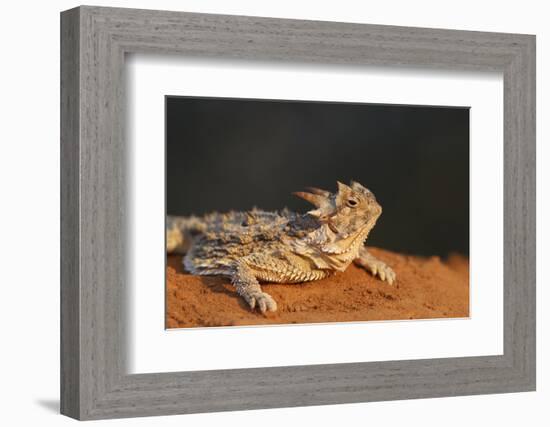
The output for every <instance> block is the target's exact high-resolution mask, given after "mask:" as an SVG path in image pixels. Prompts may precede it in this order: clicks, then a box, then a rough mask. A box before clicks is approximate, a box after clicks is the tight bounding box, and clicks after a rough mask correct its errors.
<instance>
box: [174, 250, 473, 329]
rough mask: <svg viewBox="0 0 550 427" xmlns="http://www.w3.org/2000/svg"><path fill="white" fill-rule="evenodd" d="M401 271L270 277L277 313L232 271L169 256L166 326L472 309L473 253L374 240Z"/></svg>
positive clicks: (413, 315) (450, 313) (414, 315)
mask: <svg viewBox="0 0 550 427" xmlns="http://www.w3.org/2000/svg"><path fill="white" fill-rule="evenodd" d="M371 252H372V254H373V255H375V256H376V257H378V258H379V259H381V260H383V261H384V262H386V263H387V264H388V265H390V266H391V267H392V268H393V269H394V271H395V272H396V274H397V283H396V284H394V286H390V285H388V284H387V283H386V282H382V281H381V280H378V279H375V278H374V277H372V276H371V275H370V274H369V273H367V272H366V271H365V270H363V269H361V268H359V267H356V266H355V265H351V266H350V267H348V269H347V270H346V271H345V272H343V273H337V274H335V275H333V276H332V277H329V278H327V279H323V280H319V281H316V282H309V283H302V284H289V285H286V284H263V285H262V288H263V289H264V291H265V292H267V293H269V294H270V295H271V296H272V297H273V298H274V299H275V301H277V305H278V310H277V312H275V313H267V314H266V315H262V314H260V313H258V312H253V311H251V310H250V309H249V308H248V306H247V305H246V303H245V302H244V301H243V300H242V298H241V297H239V296H238V295H237V293H236V292H235V289H234V288H233V286H232V285H231V283H230V282H229V280H228V279H227V278H223V277H209V276H193V275H191V274H187V273H185V272H184V271H183V269H182V265H181V257H180V256H169V257H168V266H167V274H166V278H167V286H166V307H167V312H166V327H167V328H188V327H197V326H233V325H260V324H285V323H318V322H347V321H365V320H397V319H428V318H444V317H468V316H469V265H468V259H467V258H464V257H462V256H458V255H453V256H451V257H450V258H449V259H447V260H446V261H445V262H444V261H442V260H441V259H440V258H439V257H431V258H420V257H416V256H408V255H401V254H397V253H393V252H389V251H385V250H382V249H376V248H371Z"/></svg>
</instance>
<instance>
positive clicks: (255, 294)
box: [231, 260, 277, 313]
mask: <svg viewBox="0 0 550 427" xmlns="http://www.w3.org/2000/svg"><path fill="white" fill-rule="evenodd" d="M231 282H232V283H233V286H235V288H236V289H237V293H238V294H239V295H240V296H242V297H243V298H244V300H245V301H246V302H247V303H248V305H249V306H250V308H251V309H254V308H256V307H257V308H258V309H259V310H260V311H261V312H262V313H265V312H266V311H268V310H269V311H277V303H276V302H275V300H274V299H273V298H272V297H271V295H269V294H267V293H265V292H263V291H262V288H261V287H260V283H259V282H258V279H257V278H256V274H255V272H254V270H253V269H252V268H251V267H249V266H248V265H247V264H246V262H245V261H243V260H239V261H237V265H236V269H235V272H234V273H233V276H232V277H231Z"/></svg>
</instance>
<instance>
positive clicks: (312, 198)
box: [292, 191, 326, 208]
mask: <svg viewBox="0 0 550 427" xmlns="http://www.w3.org/2000/svg"><path fill="white" fill-rule="evenodd" d="M292 194H293V195H294V196H296V197H299V198H300V199H304V200H306V201H308V202H309V203H311V204H312V205H314V206H317V207H318V208H320V207H321V206H322V205H323V204H324V203H325V202H326V198H325V197H323V196H320V195H318V194H311V193H306V192H304V191H296V192H294V193H292Z"/></svg>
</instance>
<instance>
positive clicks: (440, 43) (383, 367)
mask: <svg viewBox="0 0 550 427" xmlns="http://www.w3.org/2000/svg"><path fill="white" fill-rule="evenodd" d="M130 52H141V53H143V52H150V53H170V54H180V55H187V56H202V57H220V58H245V59H262V60H286V61H294V62H302V63H303V62H310V63H311V62H315V63H330V64H350V65H361V64H376V65H391V66H396V67H399V66H408V67H410V66H413V67H431V68H445V69H451V70H455V69H456V70H492V71H500V72H502V73H503V75H504V171H505V172H504V337H503V338H504V354H503V355H498V356H484V357H464V358H445V359H427V360H409V361H388V362H370V363H345V364H331V365H312V366H290V367H271V368H255V369H234V370H219V371H202V372H197V371H194V372H176V373H156V374H136V375H128V374H127V373H126V370H125V357H126V354H125V347H126V346H125V340H126V334H125V329H126V324H125V278H126V277H127V274H126V273H127V265H126V260H125V256H124V254H125V251H126V247H125V245H126V232H127V228H126V225H125V210H126V209H127V208H126V203H125V189H126V185H125V180H126V178H127V176H126V174H125V170H126V165H125V161H126V160H125V159H126V157H125V149H126V148H125V139H124V118H125V115H124V103H125V93H124V90H125V85H124V58H125V54H126V53H130ZM159 143H160V144H161V143H162V141H159ZM61 166H62V168H61V412H62V413H63V414H66V415H68V416H71V417H74V418H78V419H99V418H115V417H133V416H147V415H166V414H182V413H193V412H211V411H228V410H239V409H256V408H273V407H284V406H287V407H289V406H303V405H324V404H336V403H347V402H364V401H379V400H390V399H411V398H424V397H436V396H457V395H467V394H482V393H503V392H518V391H529V390H534V389H535V37H534V36H531V35H519V34H497V33H485V32H470V31H452V30H440V29H424V28H406V27H392V26H379V25H359V24H348V23H335V22H314V21H299V20H284V19H269V18H257V17H243V16H222V15H209V14H195V13H181V12H164V11H148V10H133V9H115V8H103V7H88V6H83V7H79V8H76V9H71V10H68V11H65V12H63V13H62V14H61ZM474 185H475V183H474ZM182 339H183V338H182Z"/></svg>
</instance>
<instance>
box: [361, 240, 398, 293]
mask: <svg viewBox="0 0 550 427" xmlns="http://www.w3.org/2000/svg"><path fill="white" fill-rule="evenodd" d="M354 262H355V263H356V264H357V265H360V266H361V267H363V268H364V269H365V270H367V271H370V272H371V273H372V275H373V276H375V277H376V276H378V277H380V279H382V280H383V281H386V282H388V283H389V284H390V285H393V283H394V282H395V272H394V271H393V270H392V269H391V267H389V266H388V265H386V263H384V262H383V261H380V260H379V259H377V258H376V257H374V256H373V255H371V254H370V253H369V252H368V251H367V248H365V247H364V246H363V247H362V248H361V250H360V251H359V256H358V257H357V258H356V259H355V260H354Z"/></svg>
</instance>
